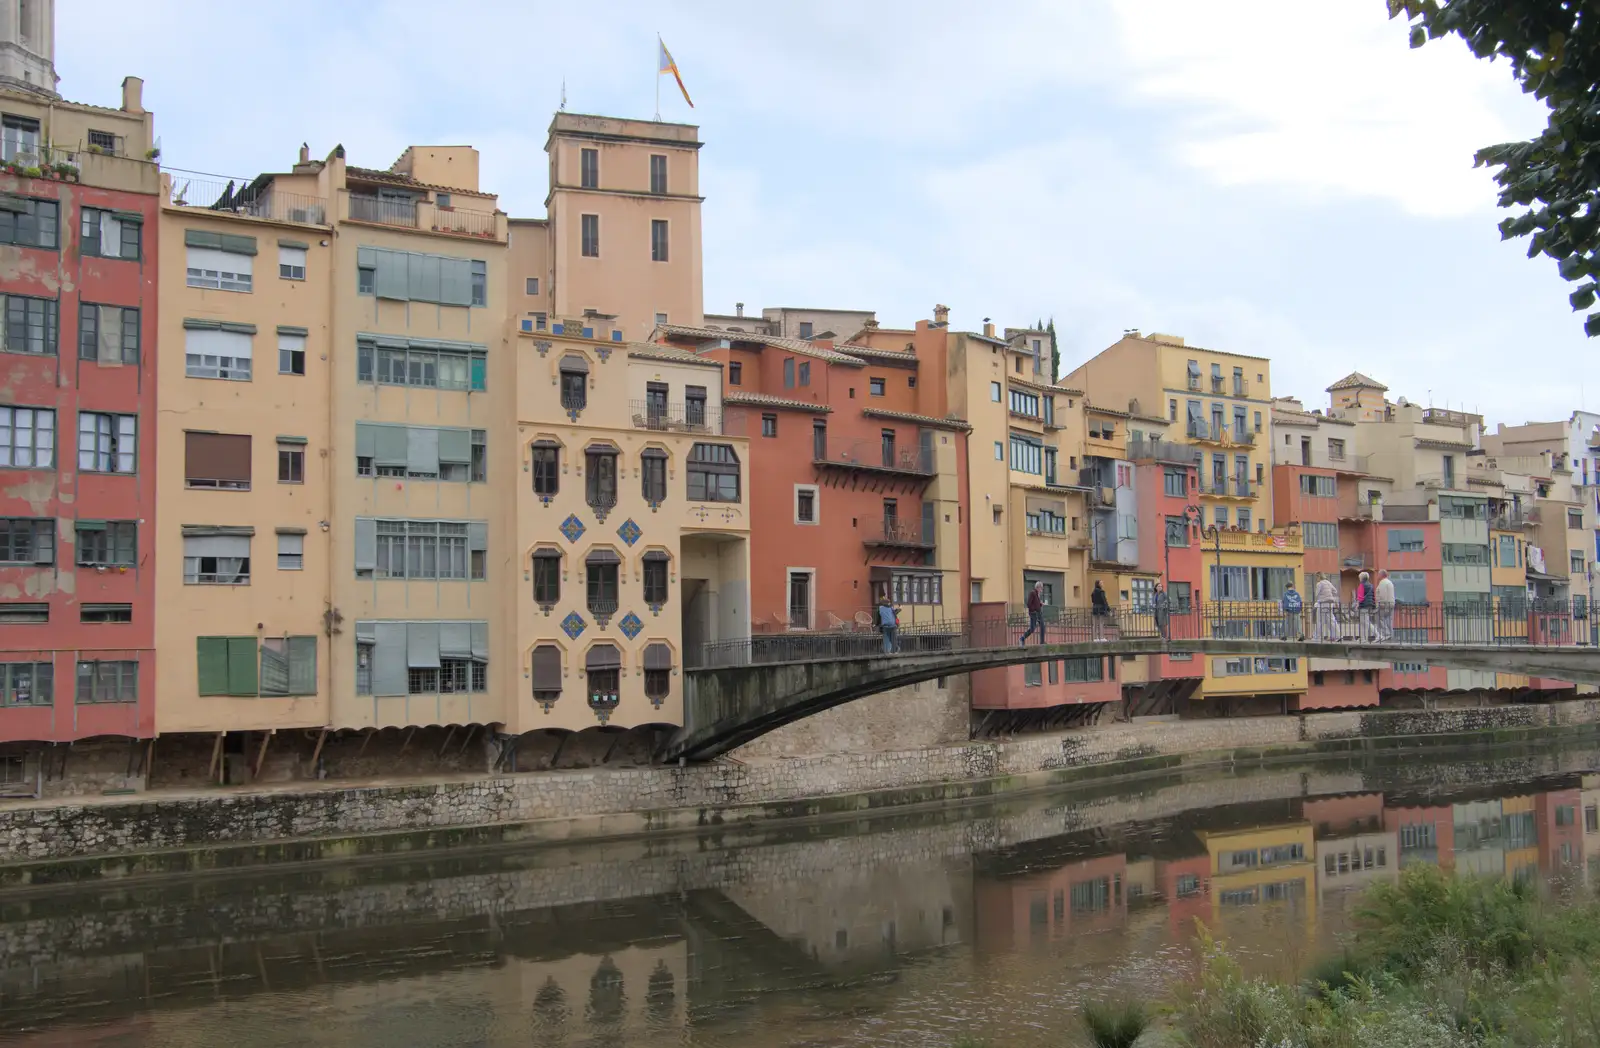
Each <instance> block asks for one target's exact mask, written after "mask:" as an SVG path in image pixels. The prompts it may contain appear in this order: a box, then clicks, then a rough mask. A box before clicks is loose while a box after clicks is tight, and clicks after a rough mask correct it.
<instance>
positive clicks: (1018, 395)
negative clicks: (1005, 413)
mask: <svg viewBox="0 0 1600 1048" xmlns="http://www.w3.org/2000/svg"><path fill="white" fill-rule="evenodd" d="M1011 411H1012V413H1013V414H1016V415H1027V416H1028V417H1029V418H1038V417H1039V398H1038V396H1037V395H1036V394H1033V393H1028V392H1026V391H1024V390H1020V389H1013V390H1012V391H1011ZM1097 425H1098V423H1094V422H1091V423H1090V424H1089V428H1090V436H1094V435H1095V428H1096V426H1097Z"/></svg>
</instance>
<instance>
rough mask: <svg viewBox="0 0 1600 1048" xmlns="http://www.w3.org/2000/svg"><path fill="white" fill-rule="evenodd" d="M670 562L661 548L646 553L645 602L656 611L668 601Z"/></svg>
mask: <svg viewBox="0 0 1600 1048" xmlns="http://www.w3.org/2000/svg"><path fill="white" fill-rule="evenodd" d="M669 564H670V562H669V561H668V560H667V555H666V554H665V553H662V552H661V551H660V550H655V549H653V550H650V551H649V552H647V553H646V554H645V555H644V602H645V603H646V604H648V605H650V607H651V609H652V610H654V611H659V610H661V606H662V605H663V604H665V603H666V602H667V577H668V566H669Z"/></svg>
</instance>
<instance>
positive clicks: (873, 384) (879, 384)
mask: <svg viewBox="0 0 1600 1048" xmlns="http://www.w3.org/2000/svg"><path fill="white" fill-rule="evenodd" d="M867 385H868V392H870V393H871V394H872V395H873V396H875V397H881V396H883V393H884V381H883V379H881V378H873V379H868V380H867Z"/></svg>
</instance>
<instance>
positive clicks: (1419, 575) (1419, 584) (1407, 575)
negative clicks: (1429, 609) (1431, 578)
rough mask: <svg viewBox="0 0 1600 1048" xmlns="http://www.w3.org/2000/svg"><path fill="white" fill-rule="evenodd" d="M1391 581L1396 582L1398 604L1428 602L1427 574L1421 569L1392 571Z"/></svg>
mask: <svg viewBox="0 0 1600 1048" xmlns="http://www.w3.org/2000/svg"><path fill="white" fill-rule="evenodd" d="M1389 581H1390V582H1393V583H1394V600H1395V603H1396V604H1426V603H1427V602H1428V588H1427V575H1426V574H1425V573H1423V572H1420V571H1391V572H1390V573H1389Z"/></svg>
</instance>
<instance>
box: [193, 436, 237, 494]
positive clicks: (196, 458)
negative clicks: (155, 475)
mask: <svg viewBox="0 0 1600 1048" xmlns="http://www.w3.org/2000/svg"><path fill="white" fill-rule="evenodd" d="M183 441H184V451H183V479H184V485H185V486H186V487H191V488H223V489H226V490H229V491H249V490H250V436H249V434H244V433H198V432H195V431H193V430H189V431H186V432H185V433H184V435H183Z"/></svg>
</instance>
